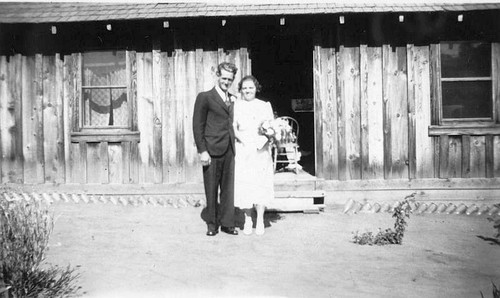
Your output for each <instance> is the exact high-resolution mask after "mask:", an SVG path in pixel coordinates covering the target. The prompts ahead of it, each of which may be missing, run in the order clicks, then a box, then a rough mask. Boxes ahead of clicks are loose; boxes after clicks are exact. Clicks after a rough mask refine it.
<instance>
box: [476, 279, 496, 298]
mask: <svg viewBox="0 0 500 298" xmlns="http://www.w3.org/2000/svg"><path fill="white" fill-rule="evenodd" d="M491 284H492V285H493V298H500V289H498V288H497V286H496V285H495V284H494V283H493V282H491ZM479 292H480V293H481V297H482V298H484V295H483V292H482V291H479Z"/></svg>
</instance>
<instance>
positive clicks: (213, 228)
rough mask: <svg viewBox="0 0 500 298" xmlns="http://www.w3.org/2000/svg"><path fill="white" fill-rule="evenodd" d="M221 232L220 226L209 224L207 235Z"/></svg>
mask: <svg viewBox="0 0 500 298" xmlns="http://www.w3.org/2000/svg"><path fill="white" fill-rule="evenodd" d="M217 233H219V227H217V226H213V225H208V230H207V236H215V235H217Z"/></svg>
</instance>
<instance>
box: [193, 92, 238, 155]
mask: <svg viewBox="0 0 500 298" xmlns="http://www.w3.org/2000/svg"><path fill="white" fill-rule="evenodd" d="M193 133H194V141H195V143H196V147H197V148H198V152H199V153H201V152H203V151H208V153H209V154H210V155H211V156H221V155H223V154H224V153H226V151H227V150H228V148H229V147H232V148H234V139H235V138H234V130H233V111H232V105H230V106H227V105H226V103H225V102H224V100H223V99H222V98H221V97H220V95H219V93H217V91H216V90H215V87H214V88H212V89H211V90H209V91H206V92H201V93H199V94H198V96H197V97H196V102H195V104H194V113H193Z"/></svg>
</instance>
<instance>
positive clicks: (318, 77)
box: [0, 37, 500, 184]
mask: <svg viewBox="0 0 500 298" xmlns="http://www.w3.org/2000/svg"><path fill="white" fill-rule="evenodd" d="M318 39H321V38H318V37H317V38H315V42H314V49H313V57H312V59H313V69H312V70H311V71H313V78H314V82H313V84H314V108H315V133H316V137H315V141H316V144H315V150H316V175H317V176H318V177H320V178H324V179H325V180H330V181H333V180H337V181H348V180H353V181H358V180H379V181H380V180H398V179H403V180H404V179H426V178H497V177H500V136H498V135H496V134H495V133H485V134H484V135H481V132H480V131H478V132H476V133H473V134H469V135H468V134H463V135H447V134H441V135H436V136H430V135H429V126H430V125H431V124H432V119H431V115H432V114H433V113H434V111H433V110H432V109H433V107H432V102H433V100H435V99H434V98H433V92H439V90H436V84H435V83H433V80H435V79H436V78H435V75H434V76H433V71H434V72H435V67H436V65H435V64H436V62H435V61H433V60H432V59H431V57H432V49H433V45H431V44H429V45H413V44H408V45H405V46H394V45H389V44H384V45H381V46H367V45H363V44H361V45H357V46H347V45H340V46H338V47H334V46H325V45H324V44H323V43H322V42H318ZM499 48H500V46H499V45H498V44H494V47H493V49H494V51H493V53H494V54H493V56H494V59H493V60H494V65H493V67H494V68H495V67H496V69H498V68H499V65H498V63H499V62H498V61H499V60H500V54H499V53H500V50H499ZM80 56H81V54H79V53H74V54H70V55H61V54H57V53H56V54H53V55H42V54H35V55H30V56H24V55H21V54H16V55H12V56H0V140H1V142H0V153H1V158H0V182H1V183H8V182H14V183H25V184H39V183H52V184H64V183H67V184H69V183H83V184H148V183H154V184H166V183H168V184H177V183H191V182H194V183H197V182H201V179H202V177H201V174H202V173H201V168H200V165H199V164H198V162H197V154H196V148H195V145H194V140H193V137H192V131H191V125H192V124H191V121H192V119H191V117H192V109H193V105H194V100H195V97H196V94H197V93H198V92H199V91H202V90H207V89H209V88H211V87H212V86H213V84H214V80H215V67H216V65H217V64H218V63H219V62H221V61H231V62H234V63H235V64H236V65H237V66H238V68H239V69H240V71H239V72H238V75H237V78H236V80H235V81H236V82H238V81H239V79H240V78H241V76H243V75H246V74H250V73H251V61H250V58H249V53H248V49H247V47H246V46H245V43H243V42H241V44H240V46H239V47H236V48H232V49H229V50H227V49H224V48H222V47H220V46H219V47H217V46H216V47H215V48H214V47H210V49H208V48H203V47H196V46H194V47H193V46H190V47H186V48H182V47H177V48H175V49H174V50H172V51H162V50H159V49H155V47H153V50H151V51H127V56H128V63H129V67H130V68H131V69H132V72H131V74H130V75H131V82H130V87H129V89H130V90H129V97H130V96H134V97H135V102H136V103H137V106H136V107H135V113H133V116H134V117H137V118H136V119H135V123H136V124H137V130H138V131H139V133H140V140H128V139H120V138H117V139H110V140H108V141H84V140H82V139H79V140H78V141H75V139H74V138H73V139H72V127H74V124H73V122H74V121H75V114H76V113H78V111H77V105H76V102H78V100H79V99H78V97H79V96H80V95H79V92H77V91H76V90H78V88H77V86H76V85H77V84H78V82H79V79H78V73H80V69H79V63H78V60H79V59H80ZM495 57H496V58H495ZM495 63H496V64H495ZM494 85H495V86H496V87H495V88H496V89H495V90H494V92H496V94H497V96H496V98H500V95H499V94H498V93H499V92H500V91H499V90H498V89H499V88H498V84H494ZM233 87H235V86H233Z"/></svg>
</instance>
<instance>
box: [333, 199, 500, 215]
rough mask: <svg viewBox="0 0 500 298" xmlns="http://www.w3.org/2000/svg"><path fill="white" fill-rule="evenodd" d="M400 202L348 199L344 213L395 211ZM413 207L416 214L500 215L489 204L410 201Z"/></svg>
mask: <svg viewBox="0 0 500 298" xmlns="http://www.w3.org/2000/svg"><path fill="white" fill-rule="evenodd" d="M398 204H399V202H394V203H373V205H372V204H371V203H369V202H363V203H360V202H358V201H355V200H353V199H350V200H348V201H347V202H346V203H345V204H344V209H343V211H342V213H345V214H348V213H350V214H357V213H358V212H366V213H381V212H393V211H394V208H395V207H396V206H397V205H398ZM410 206H411V209H412V211H413V213H416V214H432V213H441V214H465V215H473V214H475V215H484V214H487V215H489V216H495V215H498V216H500V208H498V207H497V206H494V205H492V206H489V205H486V204H482V205H480V206H478V205H476V204H474V203H472V204H471V205H469V206H467V205H465V204H464V203H460V204H458V205H457V204H454V203H447V204H445V203H437V204H436V203H433V202H429V203H424V202H410Z"/></svg>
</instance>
